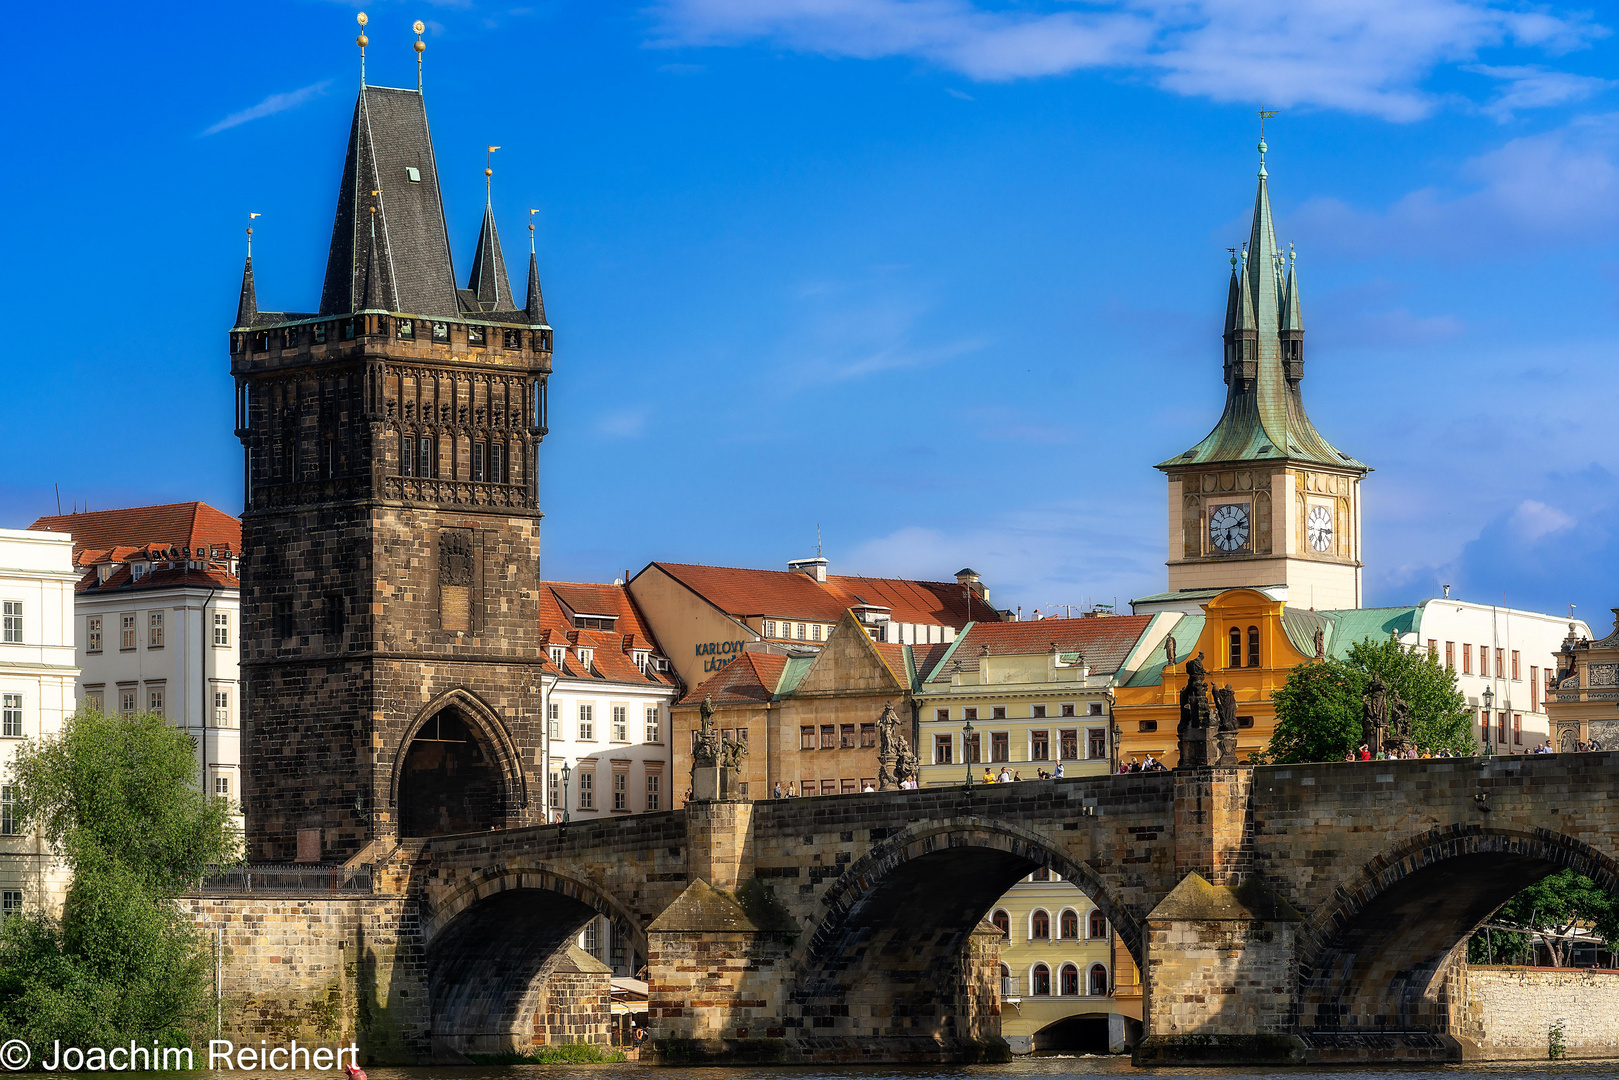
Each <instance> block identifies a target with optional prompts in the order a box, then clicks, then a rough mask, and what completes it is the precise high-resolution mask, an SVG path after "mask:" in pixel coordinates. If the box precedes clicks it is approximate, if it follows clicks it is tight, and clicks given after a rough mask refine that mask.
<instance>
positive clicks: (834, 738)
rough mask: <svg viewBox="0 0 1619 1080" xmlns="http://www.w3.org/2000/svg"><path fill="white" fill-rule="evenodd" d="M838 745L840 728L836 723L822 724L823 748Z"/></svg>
mask: <svg viewBox="0 0 1619 1080" xmlns="http://www.w3.org/2000/svg"><path fill="white" fill-rule="evenodd" d="M837 745H838V729H837V725H835V724H822V725H821V749H822V750H831V749H834V748H835V747H836V746H837Z"/></svg>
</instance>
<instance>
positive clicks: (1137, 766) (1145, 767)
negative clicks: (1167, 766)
mask: <svg viewBox="0 0 1619 1080" xmlns="http://www.w3.org/2000/svg"><path fill="white" fill-rule="evenodd" d="M1163 771H1164V763H1163V762H1162V761H1159V760H1158V759H1157V758H1155V757H1153V756H1152V755H1151V754H1147V755H1144V756H1143V757H1142V758H1140V759H1139V760H1137V759H1133V758H1132V759H1131V760H1129V761H1121V762H1120V763H1119V772H1120V773H1133V772H1163Z"/></svg>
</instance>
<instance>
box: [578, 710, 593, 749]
mask: <svg viewBox="0 0 1619 1080" xmlns="http://www.w3.org/2000/svg"><path fill="white" fill-rule="evenodd" d="M579 738H581V739H583V740H585V741H586V742H590V741H594V740H595V738H596V706H594V705H581V706H579Z"/></svg>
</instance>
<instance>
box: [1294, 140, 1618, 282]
mask: <svg viewBox="0 0 1619 1080" xmlns="http://www.w3.org/2000/svg"><path fill="white" fill-rule="evenodd" d="M1616 226H1619V113H1608V114H1603V115H1593V116H1583V117H1580V118H1578V119H1576V120H1574V121H1573V122H1571V123H1568V124H1565V125H1564V126H1562V127H1559V128H1556V129H1554V130H1552V131H1548V132H1543V133H1541V134H1538V135H1526V136H1524V137H1523V138H1518V139H1513V140H1511V141H1510V142H1507V143H1505V144H1504V145H1502V146H1499V147H1497V148H1496V149H1494V150H1491V151H1489V152H1488V153H1485V154H1482V155H1480V156H1478V157H1475V158H1473V159H1472V160H1470V161H1468V162H1466V163H1465V164H1464V165H1463V166H1462V167H1461V169H1460V170H1458V173H1457V177H1456V184H1455V185H1454V186H1452V187H1449V188H1441V187H1425V188H1420V189H1418V190H1416V191H1413V192H1411V193H1410V194H1408V195H1406V196H1404V197H1403V198H1401V199H1400V200H1399V201H1398V202H1396V203H1394V204H1393V205H1392V206H1390V207H1389V208H1388V209H1387V210H1363V209H1360V208H1357V207H1352V206H1350V205H1348V204H1347V203H1344V202H1342V201H1340V200H1337V199H1331V198H1320V199H1312V200H1310V201H1309V202H1307V203H1305V204H1304V206H1302V207H1301V208H1300V209H1299V211H1298V212H1297V213H1295V214H1293V215H1291V216H1290V217H1289V218H1288V220H1287V222H1286V227H1287V228H1289V229H1298V230H1299V232H1300V234H1301V235H1303V236H1304V237H1305V238H1306V241H1307V242H1309V243H1319V244H1321V245H1322V246H1323V247H1325V248H1327V249H1330V250H1333V251H1337V252H1340V253H1344V254H1351V255H1361V256H1384V255H1390V254H1398V255H1439V256H1442V257H1449V258H1455V257H1465V256H1474V255H1478V254H1487V253H1512V254H1514V255H1518V254H1522V253H1523V252H1524V251H1532V250H1539V249H1544V248H1547V247H1551V246H1556V245H1562V244H1567V243H1571V242H1572V243H1606V242H1607V241H1608V240H1609V239H1610V238H1611V237H1612V236H1613V234H1614V232H1615V227H1616Z"/></svg>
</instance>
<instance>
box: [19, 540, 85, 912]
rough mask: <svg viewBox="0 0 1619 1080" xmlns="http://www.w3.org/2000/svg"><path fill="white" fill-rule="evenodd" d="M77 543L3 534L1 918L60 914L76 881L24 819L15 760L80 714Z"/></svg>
mask: <svg viewBox="0 0 1619 1080" xmlns="http://www.w3.org/2000/svg"><path fill="white" fill-rule="evenodd" d="M78 580H79V575H78V573H77V572H76V571H75V570H74V569H73V539H72V537H70V536H68V535H66V534H65V533H58V532H38V531H35V530H32V529H26V530H23V529H0V917H3V916H5V915H11V914H13V913H16V912H20V911H23V910H25V909H33V908H38V909H43V910H45V911H50V912H56V911H59V910H60V908H61V905H62V899H63V897H64V896H65V895H66V892H67V885H68V880H69V875H68V871H67V867H66V866H65V865H64V864H63V862H62V861H61V860H60V859H59V858H57V857H56V856H55V855H53V854H52V853H51V851H50V849H49V848H48V847H47V845H46V844H45V841H44V839H43V838H42V837H40V836H39V835H38V834H37V833H33V832H24V831H23V830H22V828H21V822H20V821H19V820H18V818H17V814H16V792H17V789H16V786H15V781H14V779H13V777H12V775H11V759H12V757H13V756H14V755H15V754H16V752H17V749H18V747H20V746H22V745H23V744H24V743H25V742H26V741H27V740H29V739H38V738H40V737H41V736H49V735H55V734H57V733H58V732H60V731H61V730H62V724H63V721H65V720H66V719H67V718H68V717H69V716H71V715H72V714H73V709H74V696H73V684H74V680H75V679H76V678H77V677H78V674H79V669H78V666H77V665H76V664H75V663H74V656H73V585H74V583H75V582H77V581H78Z"/></svg>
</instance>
